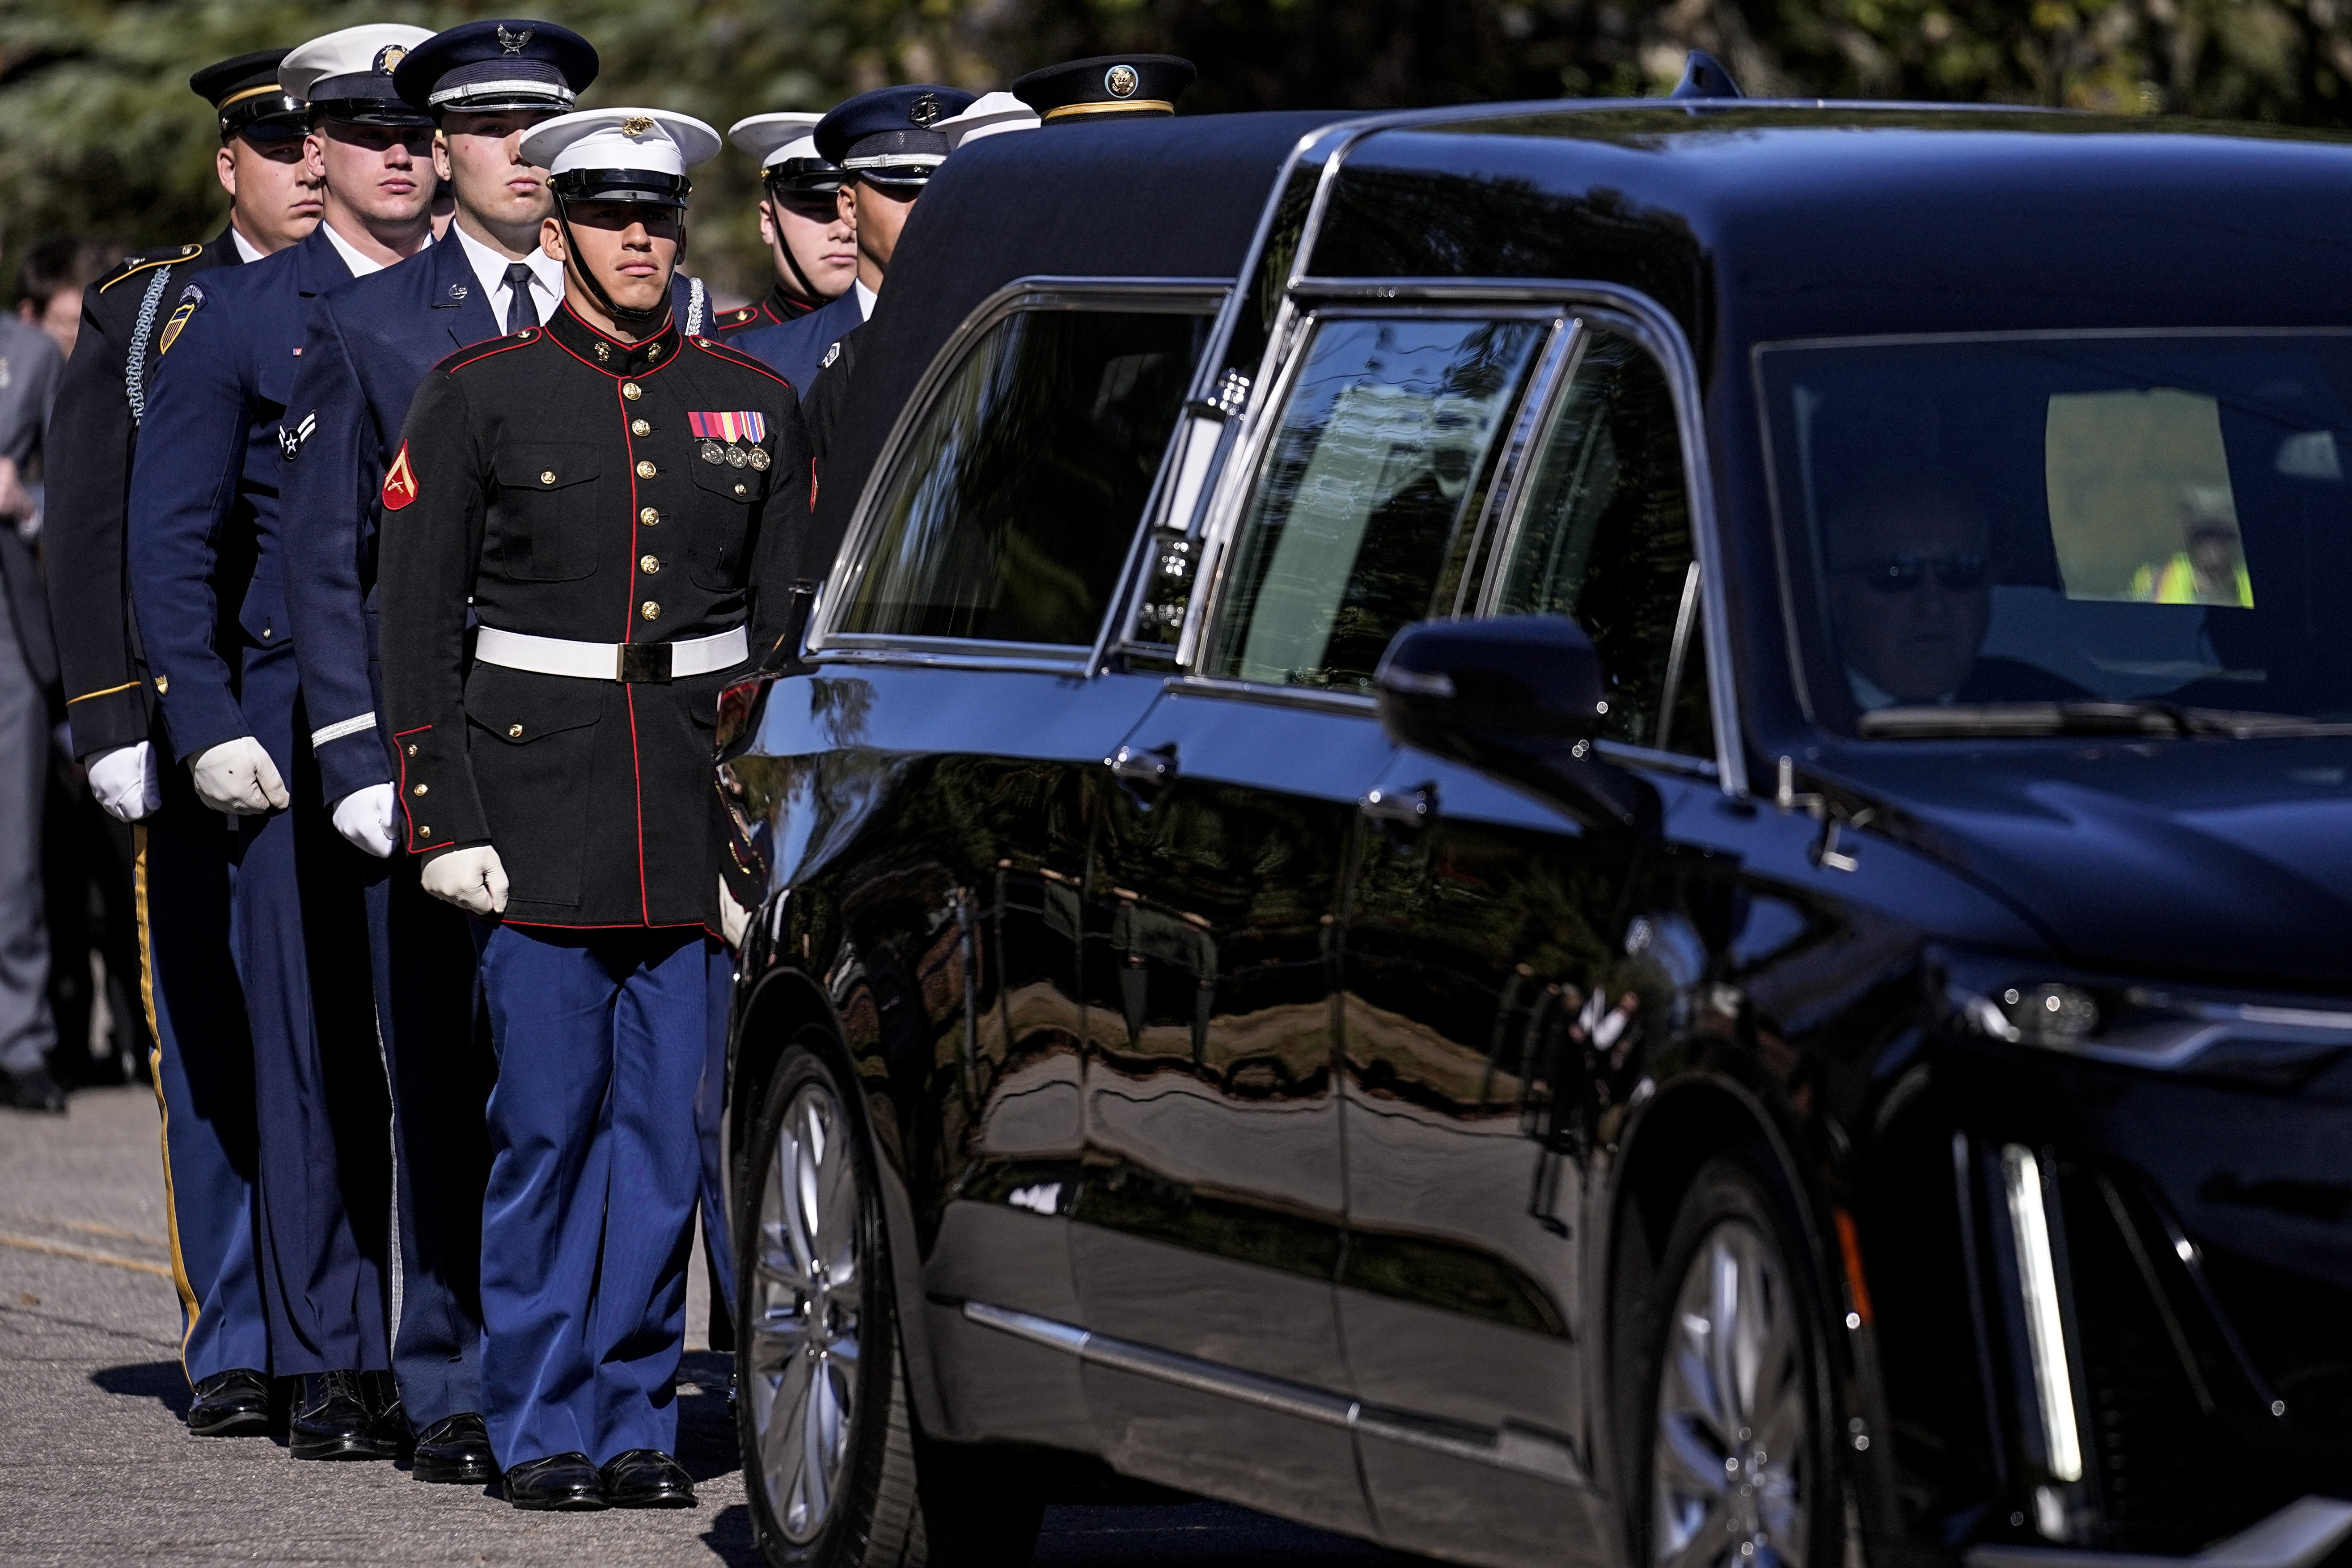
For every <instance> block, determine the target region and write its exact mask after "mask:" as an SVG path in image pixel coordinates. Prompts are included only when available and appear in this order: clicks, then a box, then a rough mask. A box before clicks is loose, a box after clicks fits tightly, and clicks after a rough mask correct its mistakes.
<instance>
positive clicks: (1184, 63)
mask: <svg viewBox="0 0 2352 1568" xmlns="http://www.w3.org/2000/svg"><path fill="white" fill-rule="evenodd" d="M1199 74H1200V73H1199V72H1198V71H1196V70H1194V69H1193V68H1192V61H1191V60H1188V59H1184V58H1181V57H1179V56H1176V55H1096V56H1094V57H1092V58H1088V59H1083V60H1065V61H1063V62H1062V63H1061V64H1060V65H1057V66H1045V67H1041V68H1038V69H1036V70H1033V71H1031V72H1030V73H1029V74H1028V75H1027V76H1024V77H1023V78H1021V79H1019V80H1018V81H1015V82H1014V83H1013V96H1014V97H1015V98H1018V99H1019V100H1021V101H1023V102H1024V103H1026V104H1027V105H1028V106H1029V107H1030V108H1032V109H1034V110H1036V111H1037V117H1038V118H1039V119H1040V120H1042V121H1045V123H1046V124H1048V125H1100V124H1102V123H1104V122H1105V121H1114V120H1149V119H1154V118H1159V117H1162V116H1166V115H1171V114H1173V113H1175V112H1176V100H1178V99H1180V98H1181V97H1183V96H1184V89H1186V88H1188V87H1191V86H1192V79H1193V78H1195V77H1196V76H1198V75H1199Z"/></svg>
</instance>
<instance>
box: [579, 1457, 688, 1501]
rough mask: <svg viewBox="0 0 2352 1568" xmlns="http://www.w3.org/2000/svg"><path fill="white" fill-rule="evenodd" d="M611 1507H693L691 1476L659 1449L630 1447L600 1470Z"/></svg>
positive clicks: (605, 1496) (684, 1468) (605, 1494)
mask: <svg viewBox="0 0 2352 1568" xmlns="http://www.w3.org/2000/svg"><path fill="white" fill-rule="evenodd" d="M600 1473H601V1474H602V1475H603V1476H604V1500H605V1501H606V1502H608V1503H611V1504H612V1505H613V1506H614V1508H692V1507H693V1506H694V1478H693V1477H692V1476H689V1475H688V1474H687V1473H686V1467H685V1466H683V1465H681V1464H679V1463H678V1462H677V1460H676V1459H673V1458H670V1457H669V1456H668V1455H667V1454H665V1453H663V1452H662V1451H661V1450H660V1449H659V1448H632V1449H630V1450H629V1451H628V1452H627V1453H625V1454H623V1455H622V1456H621V1457H620V1458H616V1459H614V1461H613V1462H612V1463H611V1464H608V1465H606V1466H605V1467H604V1469H603V1471H602V1472H600Z"/></svg>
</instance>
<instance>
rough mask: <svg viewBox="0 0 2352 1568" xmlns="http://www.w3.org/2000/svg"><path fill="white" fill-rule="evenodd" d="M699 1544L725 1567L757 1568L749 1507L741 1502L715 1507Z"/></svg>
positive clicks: (757, 1546)
mask: <svg viewBox="0 0 2352 1568" xmlns="http://www.w3.org/2000/svg"><path fill="white" fill-rule="evenodd" d="M702 1544H704V1545H705V1546H708V1547H709V1548H710V1554H711V1555H712V1556H713V1557H716V1558H718V1559H719V1561H720V1562H721V1563H726V1564H727V1565H728V1568H761V1559H760V1546H759V1542H756V1541H754V1540H752V1538H751V1510H750V1509H749V1508H747V1507H745V1506H744V1505H743V1504H741V1503H740V1502H739V1503H736V1504H735V1505H733V1506H732V1507H730V1508H723V1509H720V1510H719V1517H718V1518H716V1519H714V1520H712V1521H710V1528H709V1530H706V1531H703V1532H702Z"/></svg>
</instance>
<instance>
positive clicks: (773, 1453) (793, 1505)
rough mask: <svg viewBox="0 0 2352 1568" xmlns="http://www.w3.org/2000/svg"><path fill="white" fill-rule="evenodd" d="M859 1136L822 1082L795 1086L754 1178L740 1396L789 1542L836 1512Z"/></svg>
mask: <svg viewBox="0 0 2352 1568" xmlns="http://www.w3.org/2000/svg"><path fill="white" fill-rule="evenodd" d="M854 1136H855V1134H854V1132H853V1131H852V1130H851V1128H850V1126H849V1122H848V1118H847V1117H846V1116H845V1114H844V1112H843V1110H842V1107H841V1103H840V1101H839V1100H836V1099H835V1097H834V1094H833V1092H832V1091H831V1090H830V1089H827V1088H826V1087H825V1086H824V1085H823V1084H821V1083H814V1082H812V1083H804V1084H803V1085H802V1086H801V1087H800V1088H799V1089H798V1090H797V1091H796V1092H795V1093H794V1094H793V1099H792V1102H791V1104H790V1106H789V1107H788V1108H787V1110H786V1111H785V1114H784V1116H783V1119H782V1124H781V1125H780V1126H779V1127H778V1129H777V1134H776V1141H775V1143H774V1146H773V1147H772V1148H771V1149H770V1151H769V1152H768V1163H767V1169H766V1170H765V1172H763V1173H762V1176H761V1187H760V1228H759V1233H758V1237H757V1247H758V1250H757V1253H756V1255H755V1257H754V1259H753V1263H752V1279H751V1285H752V1301H751V1312H750V1314H749V1317H750V1327H751V1337H750V1343H749V1345H748V1346H747V1347H746V1351H747V1357H746V1359H747V1361H748V1367H747V1371H746V1376H745V1379H744V1391H743V1392H744V1397H745V1398H747V1399H749V1400H750V1401H751V1420H752V1429H753V1432H754V1434H755V1435H756V1437H757V1441H758V1454H759V1466H760V1479H761V1484H762V1485H763V1486H764V1487H765V1488H766V1489H767V1503H768V1510H769V1514H770V1517H771V1518H772V1519H773V1520H774V1521H776V1523H777V1525H778V1527H779V1528H780V1529H781V1530H782V1532H783V1534H784V1536H785V1538H786V1539H787V1540H789V1541H790V1542H792V1543H793V1544H794V1545H795V1546H805V1545H806V1544H808V1543H809V1542H812V1541H814V1540H815V1539H816V1537H817V1534H818V1532H819V1531H822V1530H824V1525H825V1521H827V1520H828V1519H830V1518H831V1517H832V1515H833V1511H834V1508H835V1502H836V1500H837V1499H838V1497H839V1494H840V1489H841V1484H842V1472H843V1470H844V1469H845V1468H846V1466H847V1464H848V1461H849V1456H850V1452H851V1439H852V1436H853V1430H852V1428H853V1426H854V1423H855V1420H856V1415H857V1367H858V1356H859V1353H860V1352H861V1350H862V1349H863V1343H864V1339H863V1334H862V1327H863V1324H862V1317H863V1297H864V1290H865V1279H864V1274H863V1271H862V1269H861V1267H860V1262H861V1260H860V1258H859V1257H858V1245H859V1239H860V1235H861V1225H862V1215H861V1211H862V1208H863V1205H862V1203H861V1195H860V1193H859V1191H858V1175H857V1163H856V1150H855V1149H854V1148H853V1147H852V1146H851V1142H850V1141H851V1139H852V1138H853V1137H854Z"/></svg>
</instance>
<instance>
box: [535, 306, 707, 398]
mask: <svg viewBox="0 0 2352 1568" xmlns="http://www.w3.org/2000/svg"><path fill="white" fill-rule="evenodd" d="M562 309H563V310H566V311H568V312H569V313H570V314H571V317H572V320H573V321H578V322H579V323H580V324H581V326H583V328H586V329H587V331H590V332H591V333H593V334H594V335H595V336H597V337H600V338H603V339H604V341H605V342H608V343H610V344H612V345H613V346H614V348H616V349H619V350H621V351H622V352H623V353H629V352H631V351H633V350H635V349H636V348H637V347H639V346H640V345H642V344H645V343H649V342H653V341H654V339H656V338H658V337H660V336H661V335H662V332H667V331H670V330H671V328H673V327H675V326H676V325H677V322H676V321H665V322H663V323H662V328H661V331H657V332H651V333H648V334H647V335H646V336H645V337H642V338H639V339H638V340H637V341H636V342H634V343H625V342H622V341H621V340H620V339H618V338H615V337H612V336H609V335H607V334H606V333H604V332H601V331H597V330H596V329H595V328H594V327H591V326H589V325H588V322H587V321H586V320H585V318H583V316H582V315H581V314H580V312H579V311H577V310H572V301H571V300H565V301H564V302H563V304H562ZM547 341H548V342H551V343H553V344H554V345H555V346H556V347H557V348H560V349H562V351H563V352H564V353H568V354H572V358H573V359H576V360H579V361H580V363H582V364H584V365H586V366H587V367H588V368H589V369H590V370H593V371H596V372H598V373H600V374H604V375H609V376H611V377H612V378H613V379H614V381H624V380H625V381H643V380H645V379H646V377H648V376H651V375H655V374H658V373H659V372H661V371H662V370H663V369H665V368H667V367H665V366H664V365H663V364H662V363H661V362H660V361H659V360H656V361H655V362H654V363H652V364H649V365H647V366H646V368H645V369H643V370H614V368H613V367H612V366H611V365H609V364H598V363H596V362H595V361H594V360H592V359H587V358H584V357H583V356H582V355H580V354H577V353H572V345H571V344H570V343H567V342H564V341H563V340H562V338H559V337H557V336H556V335H555V334H554V333H553V332H549V333H548V334H547ZM678 341H679V342H687V341H688V339H687V336H686V334H685V333H684V332H680V333H678ZM671 357H672V359H673V360H675V359H676V357H677V356H676V355H672V356H671Z"/></svg>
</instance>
